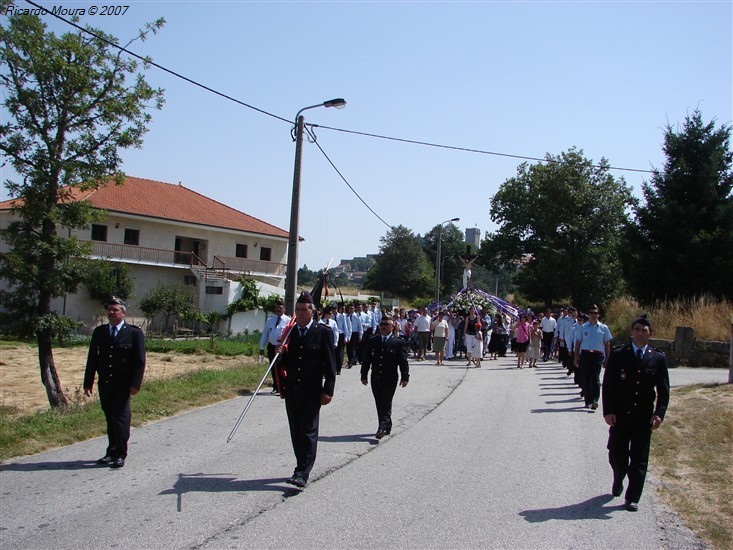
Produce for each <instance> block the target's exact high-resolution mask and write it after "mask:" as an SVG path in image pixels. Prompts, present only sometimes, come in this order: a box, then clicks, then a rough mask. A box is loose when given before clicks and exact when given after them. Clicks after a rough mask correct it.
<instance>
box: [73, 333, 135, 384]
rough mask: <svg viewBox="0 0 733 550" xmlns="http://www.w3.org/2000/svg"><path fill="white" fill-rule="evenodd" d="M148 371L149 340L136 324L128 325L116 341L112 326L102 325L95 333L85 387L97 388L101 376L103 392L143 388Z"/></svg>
mask: <svg viewBox="0 0 733 550" xmlns="http://www.w3.org/2000/svg"><path fill="white" fill-rule="evenodd" d="M144 372H145V337H144V335H143V331H142V330H140V328H139V327H136V326H135V325H130V324H128V323H124V324H123V325H122V328H121V329H120V331H119V332H118V333H117V335H116V336H115V337H114V339H112V338H111V337H110V335H109V325H108V324H106V325H100V326H98V327H97V328H95V329H94V332H92V342H91V344H90V345H89V355H88V356H87V367H86V372H85V373H84V387H85V388H92V387H94V375H95V374H98V375H99V379H98V381H97V385H98V387H99V391H100V392H103V391H115V390H123V389H129V388H137V389H140V386H141V385H142V383H143V373H144Z"/></svg>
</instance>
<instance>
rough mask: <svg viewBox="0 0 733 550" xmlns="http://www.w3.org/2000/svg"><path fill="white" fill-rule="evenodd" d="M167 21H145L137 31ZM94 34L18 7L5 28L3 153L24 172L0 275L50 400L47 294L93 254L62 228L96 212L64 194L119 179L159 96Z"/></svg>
mask: <svg viewBox="0 0 733 550" xmlns="http://www.w3.org/2000/svg"><path fill="white" fill-rule="evenodd" d="M6 4H7V2H2V3H1V5H2V6H5V5H6ZM162 24H163V21H162V20H160V21H158V22H157V23H155V24H151V25H148V26H147V27H146V28H145V30H143V31H141V32H140V34H139V35H138V38H140V39H143V38H144V37H145V36H146V34H148V33H149V32H155V31H156V30H157V29H158V28H160V27H161V26H162ZM93 32H94V33H95V34H96V35H97V36H92V35H90V34H87V33H85V32H82V31H78V32H76V33H66V34H63V35H61V36H56V35H55V34H54V33H52V32H49V31H47V29H46V25H45V24H44V23H42V21H41V20H40V18H39V17H38V16H34V15H17V14H14V15H10V16H7V18H6V21H5V23H4V24H3V25H2V27H0V62H1V63H2V71H0V83H1V84H2V87H3V89H4V91H5V94H6V95H5V101H4V106H5V109H6V110H7V113H8V117H7V120H8V121H7V122H4V123H2V124H0V151H1V152H2V154H3V156H4V157H5V158H7V159H8V160H9V161H10V162H11V164H12V166H13V168H14V169H15V172H16V173H17V174H18V175H19V176H20V178H21V181H20V182H12V181H7V182H5V186H6V188H7V189H8V192H9V195H10V197H12V198H13V199H15V202H14V207H13V214H14V216H15V218H17V219H15V220H14V221H12V222H11V223H10V224H9V225H8V226H7V228H6V229H5V230H3V231H2V234H1V235H0V236H1V237H2V238H3V240H4V241H5V244H6V245H7V248H6V252H3V254H2V256H1V259H2V263H1V264H0V277H2V278H3V279H5V281H6V282H7V283H8V284H9V286H10V291H9V292H5V293H3V295H2V296H0V298H2V302H3V304H5V307H6V311H12V312H13V315H14V317H15V318H16V319H21V320H22V323H21V325H22V326H20V325H17V324H16V325H15V327H14V329H15V330H16V331H19V332H26V333H29V332H30V333H33V334H35V336H36V339H37V341H38V353H39V363H40V368H41V380H42V381H43V384H44V386H45V387H46V393H47V396H48V399H49V403H50V404H51V406H53V407H57V406H61V405H64V404H66V402H67V400H66V396H65V395H64V393H63V391H62V388H61V384H60V382H59V379H58V375H57V373H56V368H55V365H54V361H53V351H52V346H51V342H52V338H53V336H54V335H55V328H54V327H56V326H57V325H56V324H55V323H54V322H53V319H54V318H56V317H58V316H57V315H56V314H55V313H53V312H52V311H51V300H52V299H53V298H54V297H58V296H62V295H64V294H66V293H73V292H75V291H76V289H77V288H78V285H79V282H80V281H82V280H83V278H82V277H81V269H82V268H81V263H80V261H79V259H80V258H82V257H83V256H84V255H85V254H86V253H87V249H86V248H85V247H83V246H81V245H80V243H79V241H78V240H76V239H75V238H73V237H62V236H60V235H59V234H58V233H57V228H58V227H60V226H62V227H66V228H68V229H77V228H83V227H85V226H87V224H88V223H89V221H90V220H91V219H92V215H91V210H90V208H89V206H88V205H87V204H85V203H84V202H83V201H81V202H77V201H68V200H67V199H69V198H71V197H72V196H74V194H75V193H78V192H79V191H84V190H88V189H93V188H96V187H99V186H100V185H102V184H104V183H106V182H107V181H108V180H109V178H110V175H114V178H113V179H114V180H115V181H116V182H118V183H120V182H122V178H123V174H121V173H120V172H118V169H119V167H120V164H121V159H120V157H119V155H118V150H119V149H124V148H128V147H140V145H141V144H142V136H143V134H144V133H145V132H146V129H147V124H148V122H149V120H150V115H149V114H148V107H149V105H151V104H152V106H155V107H161V106H162V99H163V97H162V91H161V90H155V89H153V88H151V87H150V86H149V85H148V84H147V82H146V81H145V79H144V78H143V76H142V75H141V74H139V73H138V65H137V63H136V62H135V61H131V60H129V59H126V58H124V57H122V52H121V51H118V50H117V49H116V48H113V47H112V46H110V44H108V43H107V42H105V39H106V40H108V41H110V42H113V43H116V39H115V38H114V37H113V36H109V35H106V34H104V33H102V32H101V31H98V30H95V31H93ZM133 75H134V82H133V83H132V84H128V82H127V79H128V77H131V76H133Z"/></svg>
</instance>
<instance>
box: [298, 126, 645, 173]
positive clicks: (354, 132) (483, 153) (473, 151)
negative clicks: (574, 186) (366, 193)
mask: <svg viewBox="0 0 733 550" xmlns="http://www.w3.org/2000/svg"><path fill="white" fill-rule="evenodd" d="M311 126H315V127H318V128H323V129H324V130H333V131H334V132H343V133H346V134H356V135H358V136H366V137H372V138H377V139H386V140H389V141H399V142H402V143H411V144H413V145H424V146H425V147H437V148H440V149H451V150H453V151H464V152H467V153H479V154H482V155H494V156H497V157H508V158H513V159H520V160H535V161H539V162H549V163H556V164H562V162H563V161H561V160H554V159H547V158H539V157H528V156H525V155H511V154H509V153H497V152H496V151H484V150H482V149H471V148H469V147H457V146H455V145H441V144H439V143H430V142H427V141H418V140H414V139H406V138H398V137H392V136H382V135H379V134H371V133H369V132H359V131H356V130H346V129H344V128H334V127H332V126H322V125H319V124H311ZM592 166H593V167H594V168H602V166H601V165H600V164H593V165H592ZM607 168H608V169H609V170H621V171H625V172H643V173H649V174H653V173H654V172H653V170H641V169H639V168H621V167H619V166H608V167H607Z"/></svg>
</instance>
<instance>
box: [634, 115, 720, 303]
mask: <svg viewBox="0 0 733 550" xmlns="http://www.w3.org/2000/svg"><path fill="white" fill-rule="evenodd" d="M730 136H731V126H730V125H726V124H724V125H722V126H721V127H720V128H718V129H716V128H715V122H714V121H712V122H710V123H707V124H706V123H704V122H703V120H702V114H701V113H700V111H699V110H696V111H694V112H693V114H692V115H690V116H688V117H686V118H685V122H684V124H683V126H682V128H681V129H680V128H679V127H678V128H677V129H675V128H673V127H672V126H669V125H668V126H667V128H666V131H665V136H664V147H663V150H664V154H665V156H666V158H667V160H666V162H665V165H664V169H663V170H654V173H653V175H652V178H651V182H650V183H646V182H645V183H644V185H643V193H644V203H645V204H644V205H642V206H639V207H638V208H637V209H636V212H635V218H636V220H635V221H636V223H634V224H632V225H630V226H629V242H630V246H629V248H628V251H627V254H625V255H624V264H625V268H626V271H627V273H628V277H629V280H630V282H631V285H632V288H633V291H634V294H635V295H636V296H637V297H638V298H639V299H641V300H642V301H645V302H650V301H653V300H654V299H659V298H677V297H692V296H695V295H700V294H703V293H709V294H712V295H714V296H717V297H724V296H727V297H728V298H730V297H733V279H732V278H731V273H733V195H732V194H731V189H732V187H733V171H732V170H731V166H732V165H733V153H731V148H730Z"/></svg>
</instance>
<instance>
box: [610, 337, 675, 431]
mask: <svg viewBox="0 0 733 550" xmlns="http://www.w3.org/2000/svg"><path fill="white" fill-rule="evenodd" d="M655 399H656V406H655ZM668 404H669V372H668V370H667V357H666V356H665V355H664V354H663V353H662V352H661V351H657V350H655V349H653V348H652V347H651V346H647V348H646V352H645V353H644V356H643V357H642V360H641V363H639V362H638V361H637V359H636V358H635V357H634V349H633V347H632V346H631V343H628V344H626V345H624V346H620V347H617V348H614V349H613V350H612V351H611V356H610V357H609V359H608V364H607V366H606V372H605V373H604V375H603V415H604V416H605V415H607V414H615V415H616V418H617V420H619V419H621V420H623V419H624V418H634V419H638V418H640V417H641V418H644V419H651V417H652V416H653V415H656V416H658V417H659V418H662V419H664V414H665V413H666V412H667V405H668Z"/></svg>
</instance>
